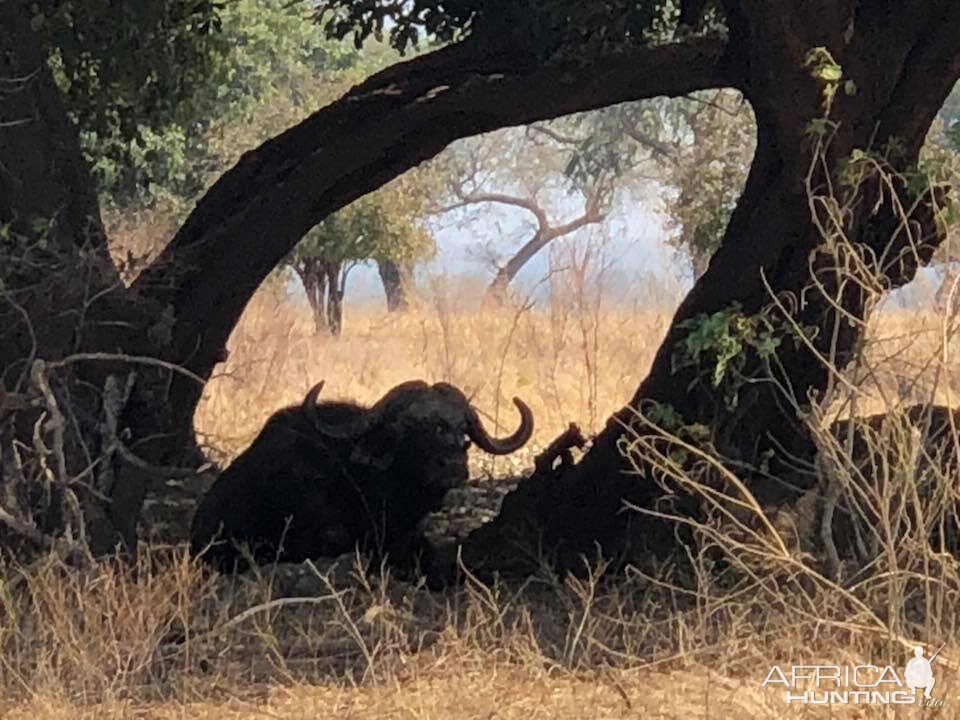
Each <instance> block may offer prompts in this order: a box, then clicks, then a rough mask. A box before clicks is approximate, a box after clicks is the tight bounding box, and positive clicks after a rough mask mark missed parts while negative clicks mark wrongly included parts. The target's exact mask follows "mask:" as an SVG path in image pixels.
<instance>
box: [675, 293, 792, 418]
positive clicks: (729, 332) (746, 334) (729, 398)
mask: <svg viewBox="0 0 960 720" xmlns="http://www.w3.org/2000/svg"><path fill="white" fill-rule="evenodd" d="M680 327H681V328H683V329H685V330H689V332H688V333H687V336H686V337H685V338H684V340H683V342H682V343H681V344H680V345H679V347H678V350H677V353H676V355H675V356H674V364H675V367H677V368H679V367H688V366H696V367H703V368H704V369H705V370H706V371H707V372H708V373H709V375H710V382H711V385H712V386H713V387H714V388H720V387H721V386H723V396H724V401H725V402H726V404H727V407H728V408H730V409H731V410H733V409H735V408H736V406H737V403H738V396H739V388H740V386H741V385H742V383H743V382H744V380H745V377H744V375H743V371H744V368H745V367H746V366H747V360H748V358H749V356H750V355H751V354H752V355H754V356H755V357H757V358H759V359H760V360H762V361H764V364H765V365H766V364H767V363H768V362H769V360H770V359H771V358H772V357H773V356H774V355H775V354H776V352H777V348H779V347H780V344H781V342H782V338H783V333H782V332H780V331H778V330H777V328H776V327H775V325H774V324H773V323H772V322H771V321H770V319H769V318H767V317H765V316H764V315H762V314H758V315H746V314H744V313H743V312H742V310H741V308H740V306H739V305H737V304H734V305H733V306H732V307H730V308H728V309H726V310H721V311H719V312H715V313H712V314H709V315H707V314H702V313H701V314H700V315H697V316H696V317H694V318H691V319H689V320H686V321H684V322H682V323H681V324H680ZM695 382H698V381H695Z"/></svg>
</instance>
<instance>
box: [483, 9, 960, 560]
mask: <svg viewBox="0 0 960 720" xmlns="http://www.w3.org/2000/svg"><path fill="white" fill-rule="evenodd" d="M858 6H859V7H863V4H858V3H855V2H852V1H851V2H834V1H833V0H831V1H830V2H822V3H812V4H811V3H798V2H790V1H786V0H782V1H780V2H769V1H764V2H760V1H758V2H750V3H746V2H745V3H743V7H744V9H745V10H744V12H745V15H743V16H739V15H734V16H733V17H732V18H731V19H730V22H731V26H732V30H731V34H732V35H734V36H735V37H737V38H738V40H737V45H738V47H740V48H741V49H742V50H743V52H744V53H745V54H746V58H744V59H745V66H746V67H748V68H749V76H748V78H747V79H746V83H745V87H744V91H745V94H746V96H747V98H748V99H749V100H750V101H751V103H752V104H753V108H754V112H755V114H756V118H757V127H758V142H757V150H756V155H755V157H754V160H753V163H752V166H751V170H750V174H749V177H748V180H747V183H746V188H745V190H744V193H743V196H742V197H741V198H740V201H739V204H738V206H737V208H736V210H735V212H734V213H733V216H732V217H731V220H730V223H729V225H728V227H727V230H726V233H725V236H724V239H723V242H722V245H721V247H720V249H719V250H718V251H717V253H716V254H715V256H714V257H713V258H712V259H711V262H710V264H709V268H708V269H707V271H706V272H705V273H704V275H703V276H702V277H701V278H700V279H699V280H698V281H697V282H696V284H695V286H694V288H693V289H692V290H691V292H690V293H689V295H688V296H687V297H686V299H685V300H684V301H683V303H682V304H681V306H680V308H679V309H678V311H677V313H676V315H675V317H674V319H673V322H672V324H671V327H670V329H669V331H668V334H667V337H666V339H665V341H664V342H663V344H662V346H661V347H660V350H659V352H658V353H657V355H656V358H655V360H654V362H653V366H652V367H651V369H650V372H649V374H648V375H647V378H646V379H645V380H644V381H643V383H642V384H641V385H640V387H639V389H638V391H637V392H636V394H635V395H634V397H633V399H632V401H631V407H633V408H644V407H647V408H649V403H651V402H657V403H661V404H664V405H669V406H671V407H672V408H673V409H674V410H676V411H677V412H678V413H679V415H680V416H682V418H683V421H684V423H686V424H693V423H702V424H704V425H706V426H708V427H709V428H711V429H712V437H711V439H710V440H711V444H712V446H713V447H715V448H716V450H717V451H718V452H719V453H720V454H721V455H722V456H725V457H727V458H730V459H731V460H733V461H735V462H736V463H737V465H736V467H737V472H738V473H739V474H741V475H744V474H745V471H744V469H743V467H744V464H746V465H747V466H749V465H751V464H753V465H755V466H757V465H759V461H760V459H761V458H764V456H765V454H766V453H768V452H769V453H772V454H773V456H772V457H771V458H769V472H768V473H759V472H758V473H756V474H755V475H753V474H749V473H747V477H745V479H746V480H747V481H748V483H749V485H750V487H751V489H752V491H753V492H754V493H755V495H756V496H757V497H758V499H759V500H760V501H761V502H762V503H771V502H773V503H777V502H782V501H784V500H785V499H787V498H788V497H789V494H790V492H791V491H790V489H789V488H788V487H786V486H785V485H782V484H780V483H777V482H775V481H773V480H771V479H770V478H771V477H778V476H783V475H786V474H787V473H789V472H790V469H791V465H790V464H789V463H788V462H787V460H786V455H785V452H786V453H790V454H792V455H793V456H795V457H799V458H801V459H804V458H805V459H812V455H813V446H812V443H811V441H810V439H809V435H808V433H807V431H806V429H805V427H804V425H803V424H802V423H801V422H800V419H799V418H798V410H800V411H802V409H803V407H804V406H805V405H808V402H809V399H808V393H810V392H813V393H818V392H821V393H822V391H823V390H824V388H825V387H826V386H827V381H828V378H829V374H830V370H829V369H828V367H827V365H826V364H825V363H824V362H823V361H822V360H821V358H827V359H829V360H830V361H832V362H833V363H834V364H835V365H836V366H837V367H840V368H842V367H844V366H845V365H846V364H847V363H848V362H849V360H850V359H851V357H852V354H853V353H854V351H855V348H856V343H857V342H858V340H859V339H860V337H861V330H862V325H861V324H859V323H856V322H853V323H851V322H848V321H847V320H846V319H845V318H844V317H842V316H841V314H840V313H838V312H837V311H836V310H835V309H834V306H833V305H832V303H836V304H837V305H838V306H841V307H842V308H843V309H844V312H846V313H849V314H850V315H851V316H852V317H853V318H862V317H863V314H864V309H865V304H866V302H867V299H868V298H867V293H866V292H865V291H864V290H863V289H862V288H861V287H859V286H857V285H856V284H855V283H851V282H847V283H845V284H840V282H841V276H842V273H841V272H839V271H836V268H835V258H834V257H833V256H832V254H831V253H827V252H824V251H823V248H822V246H823V244H824V237H823V236H822V234H821V232H820V231H819V230H818V229H817V227H816V226H815V225H814V223H813V222H812V215H811V207H812V205H811V202H810V197H809V194H808V191H807V187H806V185H805V182H804V180H805V178H806V177H807V175H808V171H811V163H812V160H813V153H814V147H815V145H816V144H815V142H814V140H813V139H812V138H811V136H810V134H809V130H810V127H811V121H812V120H814V119H816V118H819V117H822V116H823V114H824V110H823V95H822V87H821V85H820V84H819V83H818V81H817V80H816V79H814V78H813V77H812V75H811V73H810V70H809V68H805V67H804V61H805V54H806V52H807V51H808V50H809V49H810V48H813V47H816V46H826V47H827V48H828V49H829V50H830V52H831V53H832V54H833V56H834V57H835V58H836V60H837V62H838V63H839V64H840V65H842V67H843V70H844V78H845V79H851V80H853V81H854V82H855V83H856V88H857V91H856V93H855V94H852V95H847V94H844V93H843V90H842V89H841V90H840V92H839V93H838V94H837V95H836V97H835V98H834V101H833V106H832V109H831V112H830V120H831V121H832V122H834V123H837V125H836V126H835V132H834V134H833V137H832V139H831V140H830V143H829V145H828V146H827V147H826V148H825V149H824V151H823V154H822V156H821V157H820V158H819V161H818V163H817V164H816V166H815V167H813V170H812V171H811V174H810V182H811V186H812V189H813V191H814V193H817V194H823V193H826V190H827V187H828V184H829V183H832V185H833V187H835V188H838V189H839V190H838V192H847V190H845V189H843V188H844V185H843V183H842V179H841V173H842V171H843V168H844V164H845V161H846V160H847V159H848V158H849V157H850V156H851V153H852V152H853V151H854V150H855V149H862V150H864V151H866V150H872V151H877V152H879V153H881V154H885V155H886V156H887V157H888V160H889V162H890V164H891V168H890V169H891V170H892V171H894V172H909V171H911V170H913V169H914V168H915V165H916V162H917V159H918V156H919V151H920V147H921V145H922V144H923V142H924V139H925V136H926V133H927V131H928V129H929V127H930V125H931V123H932V121H933V119H934V116H935V115H936V113H937V111H938V110H939V108H940V107H941V105H942V103H943V101H944V99H945V98H946V96H947V94H948V93H949V91H950V89H951V88H952V86H953V85H954V83H955V82H956V81H957V79H958V77H960V43H957V42H956V38H955V34H954V30H953V28H954V27H955V26H954V25H951V26H950V27H951V30H945V29H944V28H945V25H944V24H943V23H945V22H947V21H948V20H949V18H948V15H950V16H952V17H953V18H954V20H953V22H956V21H957V20H958V19H960V11H958V6H957V5H956V4H955V3H954V4H951V3H947V2H942V3H930V4H927V5H924V10H923V12H920V11H919V10H918V9H917V8H916V7H914V6H912V5H911V4H910V3H905V4H903V5H902V7H901V6H897V7H898V9H897V10H896V11H895V12H894V10H893V6H890V13H891V15H887V14H886V13H879V12H876V11H871V10H866V9H865V10H864V12H863V13H858V12H856V10H857V8H858ZM891 143H895V144H894V145H891ZM894 188H895V190H896V198H895V199H896V200H897V201H898V202H899V203H901V204H902V207H904V208H907V209H908V211H909V212H910V222H909V223H904V222H902V217H901V216H900V215H899V214H897V213H896V212H895V208H894V204H895V203H894V202H893V201H894V198H893V197H891V190H890V189H889V188H884V187H883V186H882V184H881V183H880V181H879V180H878V179H877V178H876V177H867V178H866V180H865V182H864V184H863V185H862V186H861V187H860V188H859V190H858V191H857V193H858V194H857V196H856V201H855V204H854V205H853V206H852V210H851V212H850V214H849V215H848V216H847V217H845V218H844V222H843V227H842V230H843V232H844V237H845V240H840V239H839V237H838V236H837V235H834V237H832V238H831V239H832V240H834V242H838V243H839V244H840V246H841V247H840V252H842V253H845V254H846V256H847V257H849V256H850V255H851V254H854V253H855V254H857V255H859V256H862V257H864V258H865V260H866V262H867V263H868V264H872V266H873V270H874V271H875V273H876V277H877V278H879V280H880V282H881V283H882V287H884V288H886V289H889V288H894V287H898V286H900V285H903V284H904V283H906V282H909V281H910V280H911V279H912V278H913V277H914V275H915V272H916V270H917V267H918V264H921V263H926V262H928V261H929V260H930V258H931V256H932V254H933V252H934V250H935V249H936V247H937V245H938V244H939V243H940V242H941V241H942V240H943V238H944V233H943V228H942V227H941V226H940V225H939V224H938V222H937V220H936V218H935V215H934V212H933V211H932V210H931V207H930V206H931V201H932V200H933V199H934V198H933V197H932V196H933V195H938V196H939V197H938V199H942V195H941V194H940V193H936V192H930V193H928V194H927V196H926V197H921V198H920V199H919V202H917V203H916V204H915V203H914V199H913V198H911V197H909V194H908V191H907V189H906V184H905V183H904V182H895V183H894ZM878 203H879V204H878ZM910 208H913V210H909V209H910ZM817 219H818V221H819V222H821V223H823V224H824V225H825V226H827V227H828V228H829V222H828V221H827V219H826V217H825V213H823V212H820V211H819V210H818V217H817ZM908 234H909V235H910V236H912V237H908ZM841 261H842V260H841ZM811 269H813V270H814V271H815V272H816V275H817V277H818V279H819V281H820V282H821V283H822V284H823V288H824V292H819V291H814V290H812V288H811V284H812V274H811ZM847 279H849V275H848V276H847ZM765 283H766V284H769V288H770V290H772V292H773V293H774V294H775V295H776V296H777V297H779V298H780V299H781V301H783V302H784V304H785V305H786V306H788V307H789V308H791V310H792V315H793V317H794V318H795V319H796V321H797V323H798V325H799V326H800V327H804V328H808V332H807V334H808V336H810V337H811V339H812V348H813V349H811V348H810V347H808V346H807V345H806V344H804V343H799V344H796V345H795V344H794V343H792V342H789V341H784V342H783V343H782V344H781V345H780V347H779V348H778V352H777V355H778V360H779V365H778V366H775V367H774V369H773V378H772V379H773V380H775V381H776V382H777V384H776V385H775V384H774V383H773V382H770V379H771V378H770V376H769V372H768V368H766V366H765V364H764V363H763V362H762V361H761V360H760V359H759V358H757V357H756V356H755V355H753V356H749V357H748V359H747V365H746V367H745V368H744V374H745V375H746V376H747V378H748V381H747V382H746V383H744V385H743V386H742V387H741V388H740V389H739V394H738V403H737V404H736V407H734V408H731V407H729V405H728V403H727V402H725V399H724V397H723V394H722V393H723V391H724V389H725V388H723V387H720V388H715V387H714V386H713V384H712V382H711V381H710V377H709V374H708V373H709V370H710V369H709V368H703V367H696V366H692V365H687V366H683V364H682V363H680V364H679V366H678V362H677V359H678V357H680V353H681V352H682V347H683V345H682V343H683V341H684V340H685V339H686V337H687V335H688V334H689V333H690V328H689V327H688V326H685V323H687V322H688V321H691V320H694V319H696V318H697V317H698V316H701V315H709V314H712V313H716V312H718V311H721V310H724V309H731V308H734V307H736V306H739V307H740V308H741V309H742V311H743V312H744V313H745V314H747V315H753V314H756V313H759V312H761V311H762V310H763V309H764V308H765V307H766V306H768V305H769V304H770V300H771V295H770V293H768V290H767V286H766V284H765ZM798 298H803V302H798V300H797V299H798ZM811 329H815V332H810V330H811ZM818 355H819V357H818ZM765 378H766V381H765ZM749 380H754V382H750V381H749ZM783 388H790V389H792V391H793V393H794V399H795V401H796V402H797V403H798V405H799V407H798V406H796V405H793V404H791V402H790V398H788V397H786V396H785V394H784V392H783ZM631 425H633V426H637V422H636V414H635V413H634V411H633V410H631V409H630V407H628V408H624V410H622V411H620V412H619V413H617V415H616V416H615V417H614V418H611V420H610V421H609V422H608V424H607V426H606V429H605V430H604V431H603V432H602V433H601V434H600V435H599V436H598V437H597V438H595V440H594V444H593V447H592V448H591V450H590V451H589V452H588V453H587V455H586V456H585V457H584V459H583V460H582V462H581V463H580V464H579V465H578V466H576V467H575V468H565V469H563V470H562V471H560V472H559V473H553V472H550V471H545V472H539V473H537V474H536V475H535V477H534V478H532V479H531V480H530V481H528V482H526V483H524V484H521V486H520V487H519V488H518V490H517V491H515V492H514V494H513V495H512V496H508V498H507V499H506V500H505V502H504V509H503V511H502V512H501V515H500V516H499V517H498V518H497V520H496V521H495V522H494V523H492V524H489V525H487V526H484V527H483V528H482V529H481V530H479V531H477V532H476V533H475V534H474V536H473V537H472V538H471V540H470V542H469V543H468V545H467V548H466V555H465V557H466V558H467V560H468V562H470V563H473V564H475V565H477V566H482V565H483V564H484V563H486V564H488V565H491V566H492V567H498V566H511V565H512V564H513V561H514V560H515V558H516V553H509V555H510V556H511V557H506V556H504V555H503V554H502V551H503V548H504V547H510V546H511V545H512V544H513V543H516V542H525V543H527V544H528V545H530V546H533V545H536V544H541V545H542V546H543V547H549V548H557V550H558V552H559V558H558V564H559V565H560V566H561V567H566V568H571V569H574V568H577V567H578V566H579V565H580V559H579V558H580V556H581V554H582V555H586V556H587V557H594V556H595V543H600V545H601V546H602V547H603V548H604V550H605V551H606V552H607V554H619V553H626V555H627V556H628V557H629V556H631V555H632V557H633V559H634V560H636V559H637V558H638V557H644V556H645V555H647V554H648V553H649V551H651V550H652V551H654V552H657V553H661V554H662V552H664V551H669V549H670V548H672V547H673V546H674V545H675V536H674V533H675V531H676V529H677V528H676V526H672V525H670V524H668V523H663V522H656V521H653V520H651V518H650V516H649V515H641V514H639V513H636V512H622V509H623V502H624V500H627V501H629V502H631V503H633V504H636V505H639V506H641V507H647V508H650V507H652V506H653V504H654V503H657V502H659V501H658V498H660V497H661V496H662V495H663V493H662V491H661V490H660V489H659V487H658V486H657V484H655V483H654V482H653V480H652V479H651V478H650V477H649V473H647V476H646V477H639V478H638V477H637V476H636V475H635V474H633V475H627V474H626V473H628V472H632V471H634V468H633V467H631V466H630V464H629V463H628V462H627V460H626V458H625V457H624V456H623V455H622V454H621V452H620V448H619V446H618V443H619V441H620V439H621V438H622V437H623V436H624V427H625V426H631ZM683 511H684V512H686V511H692V510H691V506H689V505H687V506H686V507H685V508H684V510H683ZM631 525H632V526H633V528H631ZM634 529H636V530H638V532H633V530H634Z"/></svg>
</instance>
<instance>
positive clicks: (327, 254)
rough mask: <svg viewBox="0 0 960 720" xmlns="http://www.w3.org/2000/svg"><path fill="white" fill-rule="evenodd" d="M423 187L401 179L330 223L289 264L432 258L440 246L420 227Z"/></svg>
mask: <svg viewBox="0 0 960 720" xmlns="http://www.w3.org/2000/svg"><path fill="white" fill-rule="evenodd" d="M417 185H418V183H417V180H416V178H415V177H409V176H404V177H401V178H398V179H397V180H396V181H394V182H393V183H390V184H388V185H386V186H384V187H383V188H381V189H380V190H378V191H377V192H375V193H371V194H370V195H367V196H365V197H362V198H360V199H359V200H357V201H356V202H354V203H352V204H351V205H349V206H347V207H346V208H344V209H343V210H341V211H340V212H338V213H335V214H333V215H331V216H330V217H328V218H326V219H325V220H324V221H323V222H322V223H320V224H319V225H317V226H316V227H314V228H313V229H312V230H311V231H310V232H309V233H307V235H306V236H305V237H304V238H303V240H302V241H301V242H300V243H299V244H298V245H297V247H296V248H295V249H294V251H293V253H292V255H291V257H290V259H289V262H290V263H296V262H297V261H298V260H301V259H307V258H309V259H319V260H324V261H327V262H330V263H334V264H338V265H339V264H349V263H357V262H363V261H365V260H370V259H385V260H393V261H396V262H398V263H405V262H412V261H416V260H422V259H424V258H426V257H429V256H431V255H432V254H433V253H434V252H435V251H436V246H435V243H434V240H433V236H431V235H430V233H428V232H427V231H426V230H425V229H424V228H423V227H422V225H421V224H420V223H419V218H420V216H421V213H422V208H423V202H424V199H425V197H424V194H423V193H422V192H418V188H417Z"/></svg>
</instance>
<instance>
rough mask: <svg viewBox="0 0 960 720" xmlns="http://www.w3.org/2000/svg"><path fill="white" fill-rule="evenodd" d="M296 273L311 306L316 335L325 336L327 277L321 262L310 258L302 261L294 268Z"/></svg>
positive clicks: (326, 324)
mask: <svg viewBox="0 0 960 720" xmlns="http://www.w3.org/2000/svg"><path fill="white" fill-rule="evenodd" d="M293 269H294V272H296V273H297V275H298V276H299V278H300V282H301V283H302V284H303V290H304V292H305V293H306V295H307V303H308V304H309V305H310V315H311V317H312V318H313V332H314V334H316V335H322V334H325V333H326V332H327V330H328V327H329V326H328V321H327V300H326V298H327V276H326V273H325V272H324V270H323V268H321V266H320V263H319V261H317V260H315V259H313V258H308V259H304V260H300V261H298V262H297V263H295V264H294V266H293Z"/></svg>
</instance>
